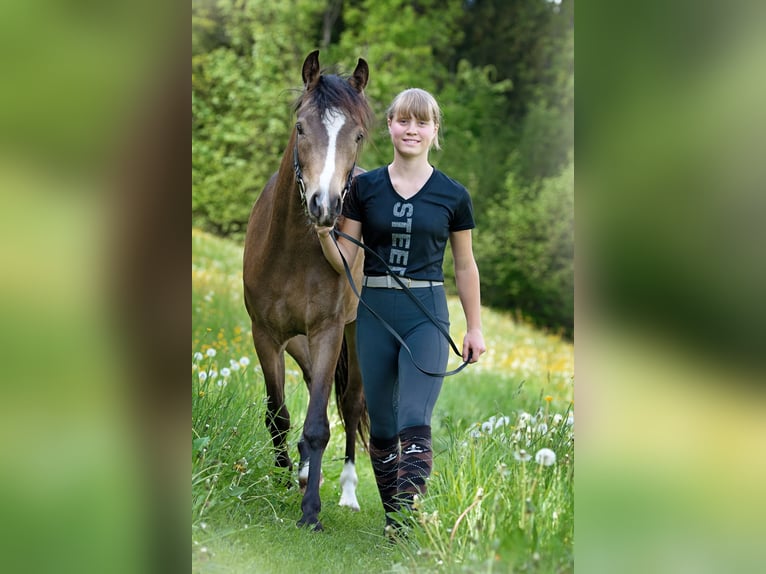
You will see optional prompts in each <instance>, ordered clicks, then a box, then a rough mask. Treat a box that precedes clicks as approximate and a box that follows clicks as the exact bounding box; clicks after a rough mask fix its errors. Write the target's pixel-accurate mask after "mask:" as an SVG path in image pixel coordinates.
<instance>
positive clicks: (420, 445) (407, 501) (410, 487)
mask: <svg viewBox="0 0 766 574" xmlns="http://www.w3.org/2000/svg"><path fill="white" fill-rule="evenodd" d="M399 441H400V442H401V455H400V456H401V458H400V460H399V473H398V476H397V499H398V501H399V504H400V508H401V509H405V508H412V503H413V500H414V497H415V495H416V494H418V495H421V496H422V495H423V494H425V492H426V479H427V478H428V477H429V476H431V468H432V467H433V452H431V427H430V426H427V425H423V426H415V427H409V428H406V429H403V430H402V431H401V432H400V433H399Z"/></svg>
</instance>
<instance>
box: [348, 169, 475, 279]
mask: <svg viewBox="0 0 766 574" xmlns="http://www.w3.org/2000/svg"><path fill="white" fill-rule="evenodd" d="M343 215H345V216H346V217H348V218H349V219H354V220H356V221H359V222H361V224H362V238H363V239H364V243H365V244H366V245H367V246H368V247H369V248H371V249H373V250H374V251H375V252H376V253H377V254H378V255H380V256H381V257H382V258H383V260H384V261H385V262H386V263H388V265H389V267H390V268H391V270H392V271H393V272H394V273H396V274H397V275H400V276H402V277H410V278H411V279H422V280H431V281H443V280H444V274H443V272H442V263H443V261H444V249H445V247H446V245H447V240H448V239H449V234H450V232H452V231H463V230H466V229H473V228H474V227H475V223H474V220H473V205H472V204H471V197H470V195H469V194H468V190H466V188H465V187H463V186H462V185H461V184H460V183H458V182H457V181H455V180H453V179H452V178H450V177H449V176H447V175H446V174H444V173H442V172H441V171H439V170H438V169H434V171H433V173H432V174H431V177H430V178H429V179H428V181H426V183H425V185H423V187H422V188H421V189H420V190H419V191H418V192H417V193H416V194H415V195H413V196H412V197H411V198H409V199H403V198H402V197H401V196H400V195H399V194H398V193H396V190H395V189H394V186H393V185H392V184H391V178H390V177H389V175H388V166H384V167H380V168H378V169H374V170H372V171H368V172H365V173H362V174H360V175H358V176H356V178H355V179H354V181H353V183H352V185H351V189H350V191H349V193H348V197H346V200H345V201H344V203H343ZM364 274H365V275H369V276H377V275H386V274H387V271H386V268H385V267H384V266H383V264H382V263H381V262H380V261H379V260H378V259H377V258H376V257H373V256H372V255H367V256H366V257H365V258H364Z"/></svg>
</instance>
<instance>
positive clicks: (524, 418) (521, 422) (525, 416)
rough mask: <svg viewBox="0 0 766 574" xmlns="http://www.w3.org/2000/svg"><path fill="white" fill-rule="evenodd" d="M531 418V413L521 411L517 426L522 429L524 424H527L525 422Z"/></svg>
mask: <svg viewBox="0 0 766 574" xmlns="http://www.w3.org/2000/svg"><path fill="white" fill-rule="evenodd" d="M531 418H532V415H530V414H529V413H528V412H522V413H521V414H520V415H519V422H518V426H519V428H520V429H523V428H524V427H525V426H527V423H528V422H529V420H530V419H531Z"/></svg>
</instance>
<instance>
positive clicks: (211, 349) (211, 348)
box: [205, 347, 215, 358]
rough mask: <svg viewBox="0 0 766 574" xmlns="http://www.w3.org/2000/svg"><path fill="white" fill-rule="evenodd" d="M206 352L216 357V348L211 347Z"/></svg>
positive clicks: (209, 355)
mask: <svg viewBox="0 0 766 574" xmlns="http://www.w3.org/2000/svg"><path fill="white" fill-rule="evenodd" d="M205 354H206V355H207V356H208V357H210V358H212V357H215V349H214V348H213V347H210V348H209V349H208V350H207V351H205Z"/></svg>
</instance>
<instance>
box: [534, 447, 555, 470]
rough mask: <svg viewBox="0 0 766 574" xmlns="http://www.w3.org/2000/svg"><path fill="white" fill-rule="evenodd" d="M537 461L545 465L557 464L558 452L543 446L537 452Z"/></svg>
mask: <svg viewBox="0 0 766 574" xmlns="http://www.w3.org/2000/svg"><path fill="white" fill-rule="evenodd" d="M535 462H536V463H537V464H542V465H543V466H551V465H553V464H556V453H555V452H553V451H552V450H551V449H549V448H541V449H540V450H538V451H537V453H536V454H535Z"/></svg>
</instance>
